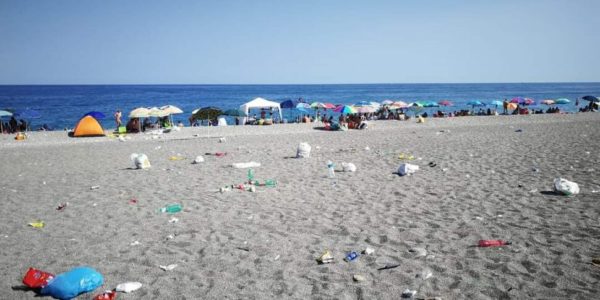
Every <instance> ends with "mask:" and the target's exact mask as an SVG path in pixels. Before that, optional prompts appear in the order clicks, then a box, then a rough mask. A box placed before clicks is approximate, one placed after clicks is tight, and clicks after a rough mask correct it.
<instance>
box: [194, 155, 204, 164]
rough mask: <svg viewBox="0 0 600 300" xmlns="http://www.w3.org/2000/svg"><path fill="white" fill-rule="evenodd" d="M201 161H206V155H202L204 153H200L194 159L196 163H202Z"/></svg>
mask: <svg viewBox="0 0 600 300" xmlns="http://www.w3.org/2000/svg"><path fill="white" fill-rule="evenodd" d="M201 162H204V157H202V155H198V156H196V158H195V159H194V162H193V163H195V164H199V163H201Z"/></svg>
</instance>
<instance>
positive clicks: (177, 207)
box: [160, 204, 182, 214]
mask: <svg viewBox="0 0 600 300" xmlns="http://www.w3.org/2000/svg"><path fill="white" fill-rule="evenodd" d="M181 209H182V206H181V204H169V205H167V206H165V207H163V208H161V209H160V212H162V213H165V212H166V213H170V214H174V213H176V212H180V211H181Z"/></svg>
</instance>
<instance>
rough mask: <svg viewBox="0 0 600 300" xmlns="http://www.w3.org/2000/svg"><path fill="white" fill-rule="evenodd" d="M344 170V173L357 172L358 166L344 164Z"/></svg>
mask: <svg viewBox="0 0 600 300" xmlns="http://www.w3.org/2000/svg"><path fill="white" fill-rule="evenodd" d="M342 170H343V171H344V172H356V166H355V165H354V164H353V163H346V162H343V163H342Z"/></svg>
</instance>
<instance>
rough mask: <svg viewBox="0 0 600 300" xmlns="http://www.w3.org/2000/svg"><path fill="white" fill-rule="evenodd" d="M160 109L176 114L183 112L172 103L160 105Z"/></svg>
mask: <svg viewBox="0 0 600 300" xmlns="http://www.w3.org/2000/svg"><path fill="white" fill-rule="evenodd" d="M160 110H161V111H163V112H165V113H168V114H169V115H176V114H182V113H183V110H181V109H180V108H179V107H177V106H174V105H165V106H161V108H160Z"/></svg>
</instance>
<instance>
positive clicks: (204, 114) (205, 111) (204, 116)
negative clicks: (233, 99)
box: [194, 106, 222, 120]
mask: <svg viewBox="0 0 600 300" xmlns="http://www.w3.org/2000/svg"><path fill="white" fill-rule="evenodd" d="M221 114H222V112H221V109H219V108H218V107H213V106H208V107H203V108H201V109H199V110H198V111H197V112H196V113H195V114H194V117H196V118H197V119H200V120H211V119H214V118H216V117H218V116H220V115H221Z"/></svg>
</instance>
